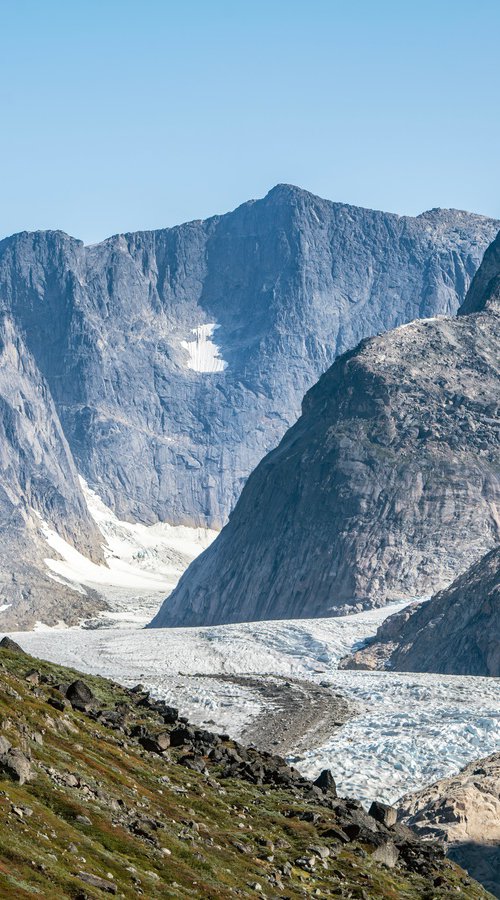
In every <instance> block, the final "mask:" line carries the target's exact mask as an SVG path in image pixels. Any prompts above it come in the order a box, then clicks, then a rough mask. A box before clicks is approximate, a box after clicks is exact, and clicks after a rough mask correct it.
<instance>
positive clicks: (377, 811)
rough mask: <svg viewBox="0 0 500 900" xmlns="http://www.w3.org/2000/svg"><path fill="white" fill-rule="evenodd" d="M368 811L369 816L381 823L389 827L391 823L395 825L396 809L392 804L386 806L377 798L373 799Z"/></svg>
mask: <svg viewBox="0 0 500 900" xmlns="http://www.w3.org/2000/svg"><path fill="white" fill-rule="evenodd" d="M368 812H369V815H370V816H372V817H373V818H374V819H376V820H377V822H382V825H386V826H387V828H391V826H392V825H395V824H396V820H397V818H398V814H397V811H396V810H395V809H394V807H393V806H388V805H387V804H386V803H380V801H379V800H374V801H373V803H372V805H371V806H370V809H369V811H368Z"/></svg>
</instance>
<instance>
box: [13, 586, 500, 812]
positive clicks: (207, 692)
mask: <svg viewBox="0 0 500 900" xmlns="http://www.w3.org/2000/svg"><path fill="white" fill-rule="evenodd" d="M398 608H401V604H399V605H397V606H392V607H390V608H389V609H386V610H374V611H370V612H363V613H360V614H358V615H354V616H348V617H343V618H336V619H334V618H332V619H313V620H303V621H281V622H260V623H251V624H245V625H227V626H215V627H212V628H191V629H189V628H179V629H151V630H144V629H138V628H121V629H116V628H100V629H95V630H88V629H87V630H86V629H81V628H68V629H62V630H54V629H50V630H47V631H37V632H30V633H23V634H16V635H15V637H16V640H19V642H20V643H21V645H22V646H23V647H24V648H25V649H26V650H27V651H28V652H30V653H33V654H34V655H35V656H41V657H44V658H46V659H50V660H52V661H54V662H59V663H62V664H65V665H70V666H74V667H76V668H78V669H80V670H81V669H83V670H85V671H88V672H92V673H96V674H101V675H105V676H108V677H110V678H113V679H115V680H117V681H120V682H122V683H124V684H126V685H133V684H136V683H137V682H142V683H143V684H144V685H146V686H147V687H149V688H150V689H151V690H152V691H153V692H154V694H156V695H157V696H159V697H162V698H165V699H166V700H167V701H169V702H172V703H174V704H175V705H177V706H179V708H180V710H181V712H182V713H183V714H185V715H188V716H189V718H190V719H192V720H193V721H195V722H197V723H199V724H205V725H207V726H211V727H213V728H219V729H220V730H224V731H225V730H227V731H229V732H230V733H231V734H232V735H233V736H234V737H238V736H239V734H240V733H241V731H242V729H243V727H244V726H245V725H246V724H248V722H249V721H250V720H251V719H253V718H254V717H255V716H256V715H259V714H263V713H264V712H265V711H264V710H263V708H262V701H261V699H260V697H259V696H258V695H257V694H256V693H255V692H253V691H252V690H250V689H248V688H243V687H240V686H238V685H234V684H228V683H227V682H218V681H217V680H215V679H213V678H207V677H206V676H207V675H214V674H218V673H225V674H228V673H233V674H240V673H244V674H248V673H253V674H264V675H268V674H273V675H279V676H285V677H290V676H294V677H298V678H302V679H309V680H311V681H315V682H322V683H325V682H327V683H328V684H329V685H331V686H332V689H333V690H334V691H338V692H340V693H343V694H344V695H345V696H346V697H347V698H349V699H351V700H352V701H353V702H355V703H356V704H358V706H359V713H358V714H357V715H356V716H355V717H354V718H353V719H352V720H351V721H350V722H348V723H347V725H345V726H344V727H343V728H342V729H341V730H340V731H338V732H337V733H336V734H335V736H334V737H333V738H332V739H331V740H330V741H329V742H327V743H325V744H324V745H323V746H321V747H319V748H311V750H310V751H309V752H307V753H305V754H303V755H302V756H301V757H300V758H299V759H297V758H293V761H294V763H295V765H296V766H297V768H299V769H301V771H303V772H304V773H305V774H306V775H310V776H313V775H316V774H317V773H318V772H319V771H320V770H321V769H322V768H325V767H328V768H331V769H332V771H333V772H334V774H335V778H336V779H337V781H338V785H339V789H340V791H341V792H342V793H346V794H351V795H353V796H357V797H359V798H360V799H362V800H364V801H366V802H369V801H371V800H372V799H374V798H378V799H381V800H384V801H386V802H394V801H395V800H397V799H398V797H400V796H401V795H402V794H404V793H406V792H407V791H411V790H417V789H419V788H421V787H423V786H424V785H426V784H429V783H430V782H432V781H434V780H435V779H436V778H440V777H442V776H443V775H447V774H450V773H452V772H453V771H456V770H457V769H459V768H460V767H461V766H463V765H464V764H465V763H466V762H467V761H469V760H471V759H473V758H475V757H480V756H485V755H486V754H488V753H490V752H492V751H494V750H498V749H499V747H500V695H499V692H498V683H497V681H496V680H495V679H488V678H466V677H462V676H460V677H458V676H457V677H455V676H435V675H413V674H412V675H401V674H395V673H389V672H387V673H382V672H376V673H371V672H348V671H339V670H338V669H337V664H338V660H339V658H340V657H341V656H343V655H344V654H345V653H346V652H347V651H348V650H349V649H350V648H351V647H352V646H353V644H355V643H357V642H359V641H360V640H363V639H364V638H366V637H367V636H368V635H370V634H373V633H374V631H375V630H376V628H377V627H378V625H379V624H380V622H381V621H382V619H383V618H384V616H386V615H388V614H389V613H390V612H393V611H395V609H398ZM203 676H205V677H203Z"/></svg>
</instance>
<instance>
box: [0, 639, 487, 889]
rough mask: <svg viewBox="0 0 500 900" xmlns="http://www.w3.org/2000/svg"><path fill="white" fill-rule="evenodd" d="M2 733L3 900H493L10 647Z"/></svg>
mask: <svg viewBox="0 0 500 900" xmlns="http://www.w3.org/2000/svg"><path fill="white" fill-rule="evenodd" d="M33 670H34V671H33ZM78 677H81V678H84V681H85V684H86V685H87V686H88V687H89V688H90V689H91V691H92V692H93V694H94V699H92V698H91V699H90V700H88V698H87V700H88V702H87V700H86V699H85V697H84V698H83V701H82V700H81V698H80V699H79V700H78V698H77V700H76V701H75V700H74V698H73V702H74V703H76V704H77V705H78V703H80V705H81V706H82V707H84V709H82V710H81V711H79V710H78V709H77V708H73V706H72V704H71V703H70V702H69V701H68V700H67V699H66V697H65V693H66V689H67V686H68V685H69V684H70V683H71V682H73V681H74V680H75V679H77V678H78ZM77 693H78V692H77ZM0 722H1V727H0V897H2V898H3V897H5V898H20V900H21V898H33V897H34V896H35V897H36V896H39V897H42V898H46V900H52V898H54V900H56V898H57V900H61V898H73V900H77V898H79V900H84V898H89V900H90V898H92V900H96V898H103V897H106V896H108V895H110V896H111V895H115V896H117V897H122V898H135V897H138V896H143V897H145V898H148V900H153V898H183V897H203V898H213V900H222V898H226V897H232V896H239V897H259V896H260V897H267V898H271V897H282V898H285V897H288V898H295V897H309V896H311V897H320V898H321V897H323V898H327V897H351V898H360V900H361V898H364V900H371V898H377V897H387V898H393V900H404V898H408V900H410V898H415V900H416V898H419V900H422V898H424V900H425V898H428V900H431V898H441V897H456V896H460V897H462V898H486V897H488V896H490V895H488V894H487V892H486V891H484V890H483V889H482V888H481V887H480V886H479V885H477V884H475V883H474V882H472V881H471V880H470V879H469V878H468V877H467V876H466V875H465V873H464V872H463V871H462V870H460V869H459V868H457V867H456V866H455V865H454V864H452V863H451V862H449V861H448V860H443V859H442V856H441V854H440V852H439V850H435V849H434V848H433V847H432V846H431V845H427V847H426V845H424V844H421V843H420V842H419V841H417V839H416V838H411V835H409V833H407V832H406V831H405V830H404V829H403V827H402V826H395V827H392V828H388V827H386V826H385V825H383V824H381V823H376V822H375V819H373V818H372V817H369V816H367V814H366V813H364V812H363V810H362V809H361V808H360V807H359V805H358V804H356V803H351V804H349V802H348V801H343V800H339V799H337V798H336V797H335V791H334V790H333V789H332V788H328V787H327V788H326V789H325V791H324V792H323V791H322V790H320V789H319V788H318V787H312V786H311V785H310V784H309V783H308V782H306V781H305V780H304V779H301V778H300V777H299V776H298V774H297V773H294V772H293V770H290V769H288V768H287V767H286V766H285V765H284V763H283V761H281V760H279V759H277V758H274V757H271V756H270V755H265V754H258V753H257V752H255V753H252V752H251V751H249V752H246V751H245V750H244V749H243V748H240V747H239V746H238V745H237V744H234V743H233V742H232V741H229V740H226V739H223V740H218V739H217V738H216V737H215V736H213V735H208V734H207V733H206V732H205V733H200V732H196V733H195V732H194V731H193V730H192V731H189V729H187V724H186V723H185V722H184V721H180V722H179V721H178V720H177V717H176V715H175V711H172V710H169V709H168V708H165V707H163V706H162V705H161V704H155V703H154V701H150V700H149V699H148V697H147V695H145V694H143V693H141V692H140V691H137V692H135V693H134V692H131V691H128V690H125V689H123V688H121V687H119V686H118V685H116V684H113V683H111V682H109V681H106V680H104V679H100V678H94V677H90V676H78V673H76V672H74V671H71V670H68V669H65V668H62V667H58V666H55V665H52V664H49V663H46V662H42V661H39V660H35V659H33V658H31V657H29V656H27V655H26V654H22V653H18V652H15V651H11V650H5V649H3V648H2V649H1V650H0ZM165 722H167V723H168V724H165ZM182 729H184V731H185V732H186V735H185V738H186V739H185V741H184V742H183V743H182V742H181V743H179V746H178V747H175V748H173V747H168V748H167V749H166V750H165V751H164V752H163V753H159V752H155V750H154V749H146V747H150V748H151V747H154V746H155V745H154V736H155V735H157V734H158V733H162V734H164V735H166V737H164V738H160V739H159V744H161V743H162V742H163V743H164V744H168V743H169V741H170V740H171V741H172V742H175V736H173V735H172V736H171V737H170V734H171V733H172V731H175V734H176V735H177V738H178V739H179V740H180V738H182ZM186 729H187V731H186ZM141 742H142V743H141ZM9 745H12V747H13V748H17V752H14V753H13V752H12V749H11V750H10V751H9ZM158 750H161V746H156V751H158ZM209 754H210V756H209ZM15 769H17V775H16V772H15V771H14V770H15ZM198 770H200V771H198ZM19 774H20V775H21V780H19ZM23 775H27V776H28V777H27V780H26V781H24V783H21V782H22V781H23ZM373 828H374V829H375V830H372V829H373ZM395 848H396V849H395ZM398 854H399V856H398V859H397V860H395V857H396V856H397V855H398ZM377 857H378V859H377ZM383 859H385V860H386V862H388V863H389V865H386V864H384V862H383V861H381V860H383Z"/></svg>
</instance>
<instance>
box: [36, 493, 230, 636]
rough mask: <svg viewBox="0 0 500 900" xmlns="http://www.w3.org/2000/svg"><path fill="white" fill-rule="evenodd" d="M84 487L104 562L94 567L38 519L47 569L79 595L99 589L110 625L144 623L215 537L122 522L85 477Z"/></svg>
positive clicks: (186, 529)
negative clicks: (44, 547)
mask: <svg viewBox="0 0 500 900" xmlns="http://www.w3.org/2000/svg"><path fill="white" fill-rule="evenodd" d="M80 484H81V487H82V492H83V495H84V497H85V500H86V502H87V507H88V511H89V513H90V516H91V517H92V519H93V521H94V522H95V524H96V526H97V528H98V530H99V532H100V534H101V535H102V551H103V556H104V560H105V562H104V563H102V564H100V565H99V564H96V563H93V562H92V561H91V560H89V559H88V558H87V557H86V556H84V555H83V554H82V553H79V552H78V550H75V548H74V547H73V546H72V545H71V544H69V543H68V542H67V541H66V540H64V538H62V537H61V536H60V535H59V534H58V533H57V532H56V531H55V530H54V529H53V528H51V527H50V526H49V525H48V524H47V523H46V522H44V521H43V520H42V519H40V524H41V529H42V533H43V536H44V537H45V540H46V542H47V544H48V550H47V557H46V558H45V564H46V566H47V569H48V571H49V573H50V575H51V577H52V578H53V579H54V580H57V581H58V582H62V583H63V584H65V585H66V586H69V587H70V588H72V589H73V590H74V591H76V592H78V593H85V586H88V587H91V588H95V589H96V590H98V591H99V593H100V594H101V595H102V596H103V597H104V598H105V599H106V602H107V604H108V610H107V611H106V612H105V613H103V614H102V615H103V616H105V617H106V619H107V620H108V621H110V622H111V621H112V622H114V623H115V624H116V623H122V624H126V623H127V622H128V623H129V624H130V623H135V624H145V623H146V622H148V621H149V619H150V618H151V615H153V614H154V612H156V610H157V608H158V605H159V603H160V602H161V600H162V599H163V597H164V596H165V592H167V593H170V591H171V590H172V589H173V588H174V587H175V585H176V584H177V582H178V580H179V578H180V576H181V575H182V573H183V572H184V570H185V569H186V567H187V566H188V565H189V563H190V562H191V561H192V560H193V559H194V558H195V557H196V556H197V555H198V554H199V553H201V552H202V550H204V549H205V548H206V547H208V546H209V544H210V543H211V542H212V541H213V540H214V538H215V537H216V534H217V532H215V531H211V530H210V529H207V528H189V527H187V526H182V525H177V526H173V525H167V524H166V523H157V524H156V525H149V526H148V525H141V524H139V523H131V522H123V521H121V520H120V519H118V518H117V516H116V515H115V514H114V513H113V512H112V510H110V509H109V508H108V507H107V506H106V505H105V504H104V503H103V502H102V500H101V499H100V497H98V495H97V494H96V493H95V491H92V490H91V489H90V488H89V487H88V485H87V483H86V482H85V480H84V479H83V478H80ZM50 550H52V551H55V553H56V555H57V558H55V557H54V553H52V554H51V553H50ZM62 618H63V616H62Z"/></svg>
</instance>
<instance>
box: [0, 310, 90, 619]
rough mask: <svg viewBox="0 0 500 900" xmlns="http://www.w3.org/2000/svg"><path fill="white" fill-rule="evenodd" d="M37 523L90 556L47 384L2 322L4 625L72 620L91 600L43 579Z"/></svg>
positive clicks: (43, 550) (0, 596) (0, 589)
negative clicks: (44, 524) (51, 528)
mask: <svg viewBox="0 0 500 900" xmlns="http://www.w3.org/2000/svg"><path fill="white" fill-rule="evenodd" d="M41 520H43V521H44V522H46V523H47V524H48V525H50V526H52V527H53V528H54V529H55V530H56V531H57V532H58V533H59V534H60V535H61V536H62V537H64V538H66V540H68V541H70V542H71V543H73V544H74V545H75V546H77V547H78V548H79V549H80V550H81V552H82V553H85V554H86V555H87V556H89V557H90V558H92V559H95V560H99V559H100V558H101V553H100V546H99V537H100V536H99V534H98V532H97V529H96V527H95V524H94V523H93V521H92V519H91V517H90V515H89V513H88V510H87V507H86V504H85V500H84V498H83V495H82V493H81V489H80V485H79V482H78V476H77V472H76V470H75V467H74V465H73V461H72V457H71V453H70V450H69V448H68V445H67V442H66V440H65V437H64V434H63V432H62V429H61V426H60V423H59V419H58V417H57V413H56V411H55V408H54V404H53V402H52V399H51V397H50V392H49V389H48V386H47V384H46V382H45V380H44V378H43V376H42V375H41V373H40V371H39V370H38V369H37V366H36V364H35V362H34V360H33V357H32V356H31V354H30V352H29V350H28V349H27V347H26V346H25V344H24V342H23V340H22V338H21V337H20V335H19V334H17V332H16V329H15V326H14V324H13V322H12V320H11V319H10V318H7V317H5V316H3V317H1V318H0V540H1V545H2V551H1V554H0V606H2V626H3V627H18V626H19V625H20V624H21V623H22V624H24V625H33V624H34V622H35V621H36V620H37V619H38V618H44V620H45V621H47V622H50V623H52V624H54V623H56V622H57V621H58V620H59V619H60V618H63V617H66V618H67V620H68V621H76V620H77V618H78V616H81V615H82V614H83V615H84V614H85V613H86V612H87V611H90V610H92V609H94V608H95V606H96V599H97V598H96V597H95V595H92V593H91V592H90V593H89V594H88V595H81V594H80V595H76V596H75V592H74V591H71V590H70V589H69V588H67V587H65V586H64V585H62V584H60V583H57V582H55V581H53V580H50V579H49V578H48V577H47V574H43V572H44V569H45V566H44V564H43V557H44V555H45V556H47V555H50V554H48V553H47V550H48V548H47V545H46V543H45V542H44V539H43V533H42V524H41Z"/></svg>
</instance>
